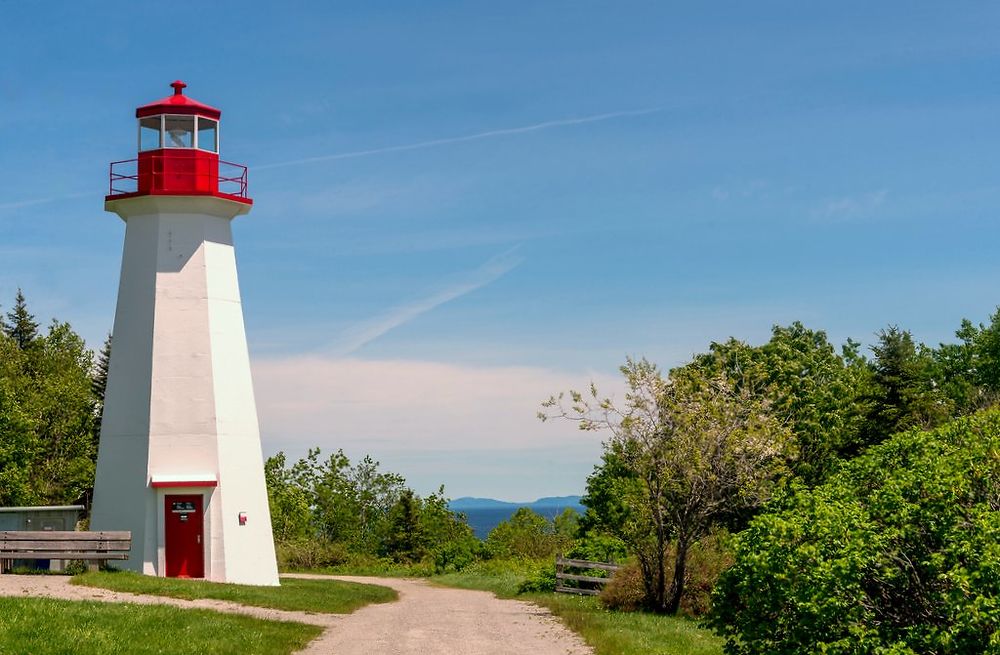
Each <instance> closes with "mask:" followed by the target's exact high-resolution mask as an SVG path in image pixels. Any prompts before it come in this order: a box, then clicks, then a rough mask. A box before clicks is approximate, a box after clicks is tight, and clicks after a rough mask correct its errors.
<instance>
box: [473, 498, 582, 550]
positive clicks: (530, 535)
mask: <svg viewBox="0 0 1000 655" xmlns="http://www.w3.org/2000/svg"><path fill="white" fill-rule="evenodd" d="M569 511H570V512H573V510H572V509H569ZM563 514H564V517H563V519H562V526H563V530H564V532H563V533H562V534H560V533H559V532H557V531H556V524H555V522H551V523H550V522H549V521H547V520H546V519H545V517H544V516H542V515H541V514H538V513H537V512H534V511H533V510H531V509H530V508H528V507H519V508H518V509H517V511H516V512H514V514H512V515H511V517H510V518H509V519H507V520H506V521H501V522H500V523H498V524H497V526H496V527H495V528H493V529H492V530H491V531H490V533H489V534H488V535H486V551H487V552H488V553H489V555H490V557H495V558H500V559H510V558H517V557H521V558H528V559H534V558H541V557H553V556H554V555H555V554H556V553H557V552H561V551H563V550H565V549H566V548H568V547H569V545H570V543H571V542H572V537H571V536H569V535H567V534H566V533H565V530H566V526H567V525H568V524H570V523H571V519H568V518H566V517H565V512H564V513H563ZM574 514H575V512H574ZM556 519H557V520H558V519H559V517H556Z"/></svg>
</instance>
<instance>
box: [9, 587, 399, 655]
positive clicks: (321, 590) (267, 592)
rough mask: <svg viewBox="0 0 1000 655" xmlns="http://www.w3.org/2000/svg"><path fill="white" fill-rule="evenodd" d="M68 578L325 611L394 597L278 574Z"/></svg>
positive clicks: (343, 611) (184, 595) (144, 591)
mask: <svg viewBox="0 0 1000 655" xmlns="http://www.w3.org/2000/svg"><path fill="white" fill-rule="evenodd" d="M72 582H73V584H76V585H83V586H87V587H101V588H103V589H111V590H112V591H125V592H129V593H134V594H151V595H154V596H170V597H171V598H183V599H185V600H194V599H197V598H212V599H215V600H225V601H229V602H232V603H239V604H241V605H253V606H254V607H270V608H272V609H279V610H290V611H305V612H321V613H326V614H347V613H349V612H353V611H354V610H356V609H358V608H359V607H363V606H365V605H368V604H370V603H386V602H389V601H393V600H396V598H397V594H396V592H395V591H393V590H392V589H389V588H387V587H377V586H375V585H367V584H357V583H354V582H341V581H339V580H302V579H297V578H282V580H281V586H280V587H256V586H251V585H237V584H223V583H219V582H206V581H204V580H182V579H178V578H156V577H153V576H149V575H139V574H137V573H132V572H129V571H100V572H95V573H83V574H81V575H78V576H76V577H74V578H73V580H72ZM0 652H2V651H0Z"/></svg>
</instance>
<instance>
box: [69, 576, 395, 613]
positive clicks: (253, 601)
mask: <svg viewBox="0 0 1000 655" xmlns="http://www.w3.org/2000/svg"><path fill="white" fill-rule="evenodd" d="M71 582H72V583H73V584H76V585H82V586H86V587H100V588H102V589H111V590H112V591H124V592H128V593H133V594H151V595H154V596H169V597H170V598H183V599H185V600H195V599H198V598H213V599H215V600H224V601H228V602H231V603H238V604H240V605H251V606H253V607H270V608H273V609H279V610H286V611H290V612H324V613H329V614H347V613H350V612H353V611H354V610H356V609H358V608H359V607H363V606H365V605H368V604H370V603H387V602H389V601H393V600H395V599H396V597H397V594H396V592H395V591H393V590H392V589H389V588H388V587H379V586H376V585H369V584H359V583H356V582H342V581H340V580H318V579H308V580H306V579H300V578H282V579H281V586H278V587H261V586H253V585H240V584H226V583H219V582H206V581H204V580H184V579H181V578H158V577H154V576H149V575H140V574H138V573H132V572H129V571H106V572H99V573H84V574H83V575H79V576H76V577H74V578H73V579H72V581H71Z"/></svg>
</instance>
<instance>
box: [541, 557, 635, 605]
mask: <svg viewBox="0 0 1000 655" xmlns="http://www.w3.org/2000/svg"><path fill="white" fill-rule="evenodd" d="M619 568H621V567H619V566H618V565H617V564H611V563H610V562H591V561H589V560H585V559H568V558H566V557H562V556H556V591H557V592H559V593H564V594H581V595H585V596H596V595H597V594H599V593H601V589H602V588H603V587H604V585H606V584H607V583H608V581H609V580H611V578H610V577H607V578H599V577H597V576H595V575H582V574H580V573H567V572H566V571H567V570H572V569H576V570H582V571H586V570H589V569H598V570H601V571H610V572H611V575H614V573H615V571H617V570H618V569H619ZM567 581H573V582H576V583H577V584H579V583H581V582H582V583H584V584H587V585H592V586H587V587H581V586H576V587H571V586H569V585H567V584H566V582H567Z"/></svg>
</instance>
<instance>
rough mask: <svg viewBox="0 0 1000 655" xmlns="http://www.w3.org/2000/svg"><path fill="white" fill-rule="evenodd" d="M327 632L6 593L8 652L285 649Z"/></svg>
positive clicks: (3, 640)
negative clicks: (10, 595) (8, 594)
mask: <svg viewBox="0 0 1000 655" xmlns="http://www.w3.org/2000/svg"><path fill="white" fill-rule="evenodd" d="M320 632H321V628H319V627H316V626H312V625H305V624H303V623H290V622H279V621H263V620H260V619H254V618H251V617H247V616H237V615H232V614H220V613H218V612H210V611H207V610H186V609H178V608H174V607H167V606H162V605H134V604H117V603H95V602H79V601H64V600H53V599H49V598H0V653H4V654H5V655H7V654H9V655H22V654H23V655H65V654H67V653H73V654H74V655H117V654H118V653H122V654H129V655H146V654H147V653H148V654H150V655H152V654H154V653H158V654H162V653H170V654H171V655H189V654H190V655H202V654H214V653H219V654H223V653H241V654H243V655H285V654H287V653H292V652H295V651H296V650H299V649H300V648H302V647H303V646H305V645H306V644H307V643H308V642H309V641H311V640H312V639H314V638H315V637H317V636H318V635H319V633H320Z"/></svg>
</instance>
